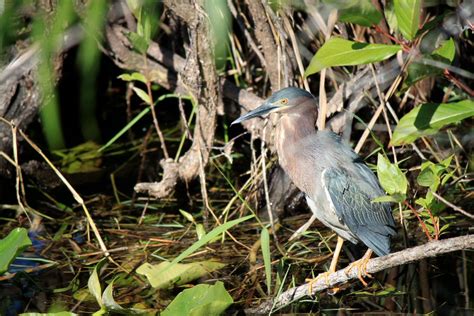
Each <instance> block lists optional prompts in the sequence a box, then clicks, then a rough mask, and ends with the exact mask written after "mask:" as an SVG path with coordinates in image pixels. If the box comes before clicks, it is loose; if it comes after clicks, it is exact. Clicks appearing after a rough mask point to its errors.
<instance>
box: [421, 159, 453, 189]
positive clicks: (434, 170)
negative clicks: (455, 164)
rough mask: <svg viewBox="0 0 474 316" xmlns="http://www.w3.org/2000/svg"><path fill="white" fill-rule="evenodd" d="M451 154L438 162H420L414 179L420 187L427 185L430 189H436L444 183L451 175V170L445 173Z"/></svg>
mask: <svg viewBox="0 0 474 316" xmlns="http://www.w3.org/2000/svg"><path fill="white" fill-rule="evenodd" d="M452 159H453V156H449V157H448V158H446V159H445V160H443V161H441V162H440V163H438V164H435V163H432V162H431V161H425V162H424V163H422V164H421V172H420V174H419V175H418V177H417V179H416V181H417V183H418V184H419V185H421V186H422V187H429V188H430V189H431V190H432V191H437V190H438V187H439V185H440V184H445V183H446V182H447V181H448V180H449V179H450V178H451V177H452V176H453V172H450V173H447V170H448V167H449V165H450V164H451V160H452Z"/></svg>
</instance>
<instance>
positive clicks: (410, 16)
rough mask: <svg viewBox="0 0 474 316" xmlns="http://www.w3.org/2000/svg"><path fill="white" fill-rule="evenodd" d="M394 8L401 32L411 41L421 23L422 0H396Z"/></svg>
mask: <svg viewBox="0 0 474 316" xmlns="http://www.w3.org/2000/svg"><path fill="white" fill-rule="evenodd" d="M394 8H395V15H396V16H397V22H398V28H399V30H400V32H401V33H402V35H403V37H405V38H406V39H407V40H410V41H411V40H412V39H413V38H414V37H415V35H416V32H417V31H418V27H419V25H420V12H421V0H394Z"/></svg>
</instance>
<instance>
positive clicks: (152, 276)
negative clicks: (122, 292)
mask: <svg viewBox="0 0 474 316" xmlns="http://www.w3.org/2000/svg"><path fill="white" fill-rule="evenodd" d="M170 265H171V263H170V262H169V261H163V262H161V263H160V264H157V265H152V264H149V263H144V264H142V265H141V266H140V267H138V269H137V273H138V274H141V275H144V276H146V278H147V280H148V282H149V283H150V285H151V286H152V287H154V288H157V289H170V288H172V287H173V286H175V285H183V284H187V283H189V282H191V281H193V280H196V279H198V278H200V277H202V276H205V275H207V274H209V273H210V272H212V271H215V270H218V269H221V268H223V267H224V266H225V264H223V263H220V262H216V261H200V262H192V263H186V264H181V263H177V264H175V265H173V266H172V267H170ZM168 267H170V268H168ZM164 270H167V271H166V273H162V272H163V271H164Z"/></svg>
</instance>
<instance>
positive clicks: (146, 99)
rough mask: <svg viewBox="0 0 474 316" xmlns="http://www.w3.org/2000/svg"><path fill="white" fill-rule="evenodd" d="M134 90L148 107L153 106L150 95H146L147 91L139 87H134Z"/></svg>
mask: <svg viewBox="0 0 474 316" xmlns="http://www.w3.org/2000/svg"><path fill="white" fill-rule="evenodd" d="M132 89H133V91H135V93H136V94H137V95H138V96H139V97H140V99H142V100H143V101H144V102H145V103H146V104H148V105H150V104H151V99H150V96H149V95H148V93H146V92H145V91H143V90H142V89H140V88H137V87H133V88H132Z"/></svg>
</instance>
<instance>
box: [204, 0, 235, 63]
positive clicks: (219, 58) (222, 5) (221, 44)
mask: <svg viewBox="0 0 474 316" xmlns="http://www.w3.org/2000/svg"><path fill="white" fill-rule="evenodd" d="M204 10H206V13H207V15H208V17H209V22H210V26H211V31H212V40H213V44H214V56H215V63H216V68H217V69H221V68H223V67H225V64H226V60H227V58H228V56H229V49H228V46H229V31H231V27H232V15H231V14H230V11H229V7H228V6H227V2H226V1H215V0H206V1H204Z"/></svg>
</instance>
